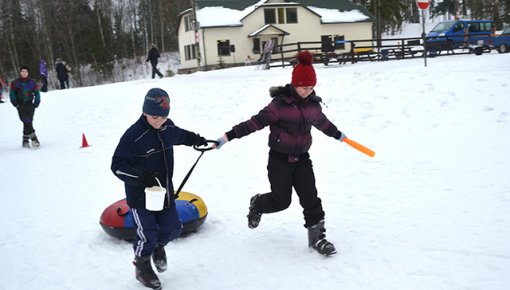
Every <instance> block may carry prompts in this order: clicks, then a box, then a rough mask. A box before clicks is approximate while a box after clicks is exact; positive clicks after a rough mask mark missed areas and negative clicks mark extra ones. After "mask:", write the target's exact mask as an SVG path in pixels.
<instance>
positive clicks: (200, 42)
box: [178, 0, 374, 73]
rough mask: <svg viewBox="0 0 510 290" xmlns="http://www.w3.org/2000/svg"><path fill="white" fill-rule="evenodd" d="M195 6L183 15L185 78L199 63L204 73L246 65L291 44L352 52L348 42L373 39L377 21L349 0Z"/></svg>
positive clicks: (207, 0)
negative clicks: (262, 55) (265, 51)
mask: <svg viewBox="0 0 510 290" xmlns="http://www.w3.org/2000/svg"><path fill="white" fill-rule="evenodd" d="M195 2H196V5H195V9H193V8H190V9H188V10H186V11H183V12H181V13H180V14H179V28H178V40H179V54H180V59H181V67H180V70H179V71H180V72H181V73H182V72H184V73H185V72H192V71H195V70H197V68H198V64H199V63H200V69H202V70H209V69H214V68H216V67H218V66H219V65H220V63H221V64H222V65H227V66H232V65H242V64H244V63H245V60H252V61H256V60H257V59H259V57H260V56H261V54H262V53H263V51H264V48H266V49H270V50H271V51H272V53H273V54H274V53H279V52H280V48H282V50H283V46H281V45H285V44H290V43H297V42H316V43H319V45H320V43H323V44H324V43H327V44H328V45H331V44H332V45H335V43H336V44H337V45H336V46H335V47H334V48H335V50H349V49H350V47H348V46H346V45H344V42H343V41H344V40H360V39H372V25H373V22H374V17H373V16H372V15H371V14H370V13H369V12H368V11H367V9H366V8H365V7H363V6H359V5H354V4H352V3H351V2H350V1H349V0H329V1H328V0H306V1H305V0H296V1H285V0H262V1H260V0H252V1H250V0H223V1H222V0H218V1H214V0H203V1H200V0H196V1H195ZM195 16H196V19H197V23H198V25H195V23H196V22H195V21H194V19H195ZM197 48H198V49H197ZM294 53H295V52H294ZM284 57H289V56H284Z"/></svg>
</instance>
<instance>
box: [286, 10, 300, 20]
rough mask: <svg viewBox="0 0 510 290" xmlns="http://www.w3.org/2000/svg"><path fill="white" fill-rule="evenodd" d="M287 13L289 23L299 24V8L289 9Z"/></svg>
mask: <svg viewBox="0 0 510 290" xmlns="http://www.w3.org/2000/svg"><path fill="white" fill-rule="evenodd" d="M285 11H286V13H285V16H286V18H287V23H297V8H287V9H285Z"/></svg>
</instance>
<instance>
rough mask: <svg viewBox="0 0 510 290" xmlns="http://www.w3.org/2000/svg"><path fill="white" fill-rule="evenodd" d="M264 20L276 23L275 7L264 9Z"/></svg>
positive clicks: (268, 22)
mask: <svg viewBox="0 0 510 290" xmlns="http://www.w3.org/2000/svg"><path fill="white" fill-rule="evenodd" d="M264 22H265V23H266V24H275V23H276V14H275V9H264Z"/></svg>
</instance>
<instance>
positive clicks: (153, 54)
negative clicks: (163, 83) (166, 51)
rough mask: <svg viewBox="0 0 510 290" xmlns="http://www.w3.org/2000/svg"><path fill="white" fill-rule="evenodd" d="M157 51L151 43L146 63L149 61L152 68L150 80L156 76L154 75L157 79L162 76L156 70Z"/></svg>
mask: <svg viewBox="0 0 510 290" xmlns="http://www.w3.org/2000/svg"><path fill="white" fill-rule="evenodd" d="M159 56H160V55H159V51H158V48H157V47H156V45H155V44H154V43H153V44H151V48H150V49H149V54H148V55H147V60H146V62H148V61H150V62H151V66H152V78H154V77H155V76H156V74H157V75H158V76H159V78H162V77H163V74H162V73H161V72H160V71H159V70H158V58H159Z"/></svg>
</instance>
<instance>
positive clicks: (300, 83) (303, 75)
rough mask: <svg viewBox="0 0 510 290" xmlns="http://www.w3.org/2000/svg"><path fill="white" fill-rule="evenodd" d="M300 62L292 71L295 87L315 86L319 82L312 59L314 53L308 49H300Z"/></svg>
mask: <svg viewBox="0 0 510 290" xmlns="http://www.w3.org/2000/svg"><path fill="white" fill-rule="evenodd" d="M296 60H297V62H298V64H296V66H294V70H293V71H292V85H293V86H295V87H314V86H315V85H316V84H317V77H316V76H315V69H314V68H313V65H312V61H313V55H312V54H311V53H310V52H309V51H307V50H303V51H300V52H299V53H298V54H297V55H296Z"/></svg>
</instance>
